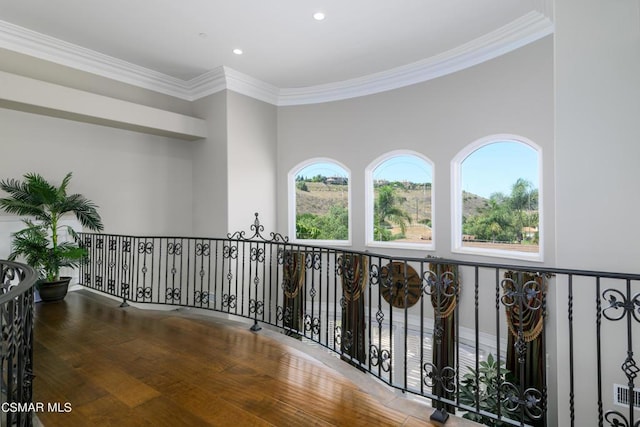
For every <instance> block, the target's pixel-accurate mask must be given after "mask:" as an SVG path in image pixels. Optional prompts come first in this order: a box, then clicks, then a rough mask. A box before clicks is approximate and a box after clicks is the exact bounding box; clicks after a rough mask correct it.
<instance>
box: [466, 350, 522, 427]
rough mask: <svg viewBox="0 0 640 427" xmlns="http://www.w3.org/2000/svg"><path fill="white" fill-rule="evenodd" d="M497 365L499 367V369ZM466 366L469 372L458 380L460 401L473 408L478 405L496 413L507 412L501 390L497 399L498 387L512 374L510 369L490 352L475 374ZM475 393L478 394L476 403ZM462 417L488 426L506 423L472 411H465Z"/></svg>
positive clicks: (484, 409) (504, 413)
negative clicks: (499, 397)
mask: <svg viewBox="0 0 640 427" xmlns="http://www.w3.org/2000/svg"><path fill="white" fill-rule="evenodd" d="M498 366H499V367H500V369H499V370H498ZM467 368H468V369H469V372H468V373H467V374H465V375H464V376H463V377H462V381H460V403H462V404H465V405H469V406H472V407H474V408H475V407H479V408H480V410H481V411H486V412H489V413H492V414H496V415H497V414H498V413H500V414H502V415H506V414H508V411H507V408H506V403H505V395H504V392H501V394H500V396H501V399H500V400H498V395H499V394H498V391H499V390H500V387H501V386H502V384H503V383H504V382H506V381H507V380H508V378H509V377H511V376H512V375H511V371H509V370H508V369H507V368H506V367H505V363H504V361H503V360H500V361H498V360H497V359H496V358H494V357H493V355H492V354H489V356H488V357H487V360H483V361H481V362H479V364H478V372H477V375H476V370H475V369H474V368H471V367H469V366H467ZM476 394H477V396H478V402H477V403H476ZM498 408H500V410H499V411H500V412H498ZM462 417H463V418H466V419H469V420H473V421H475V422H477V423H481V424H484V425H488V426H504V425H507V424H504V423H502V422H500V421H496V420H494V419H492V418H490V417H487V416H483V415H480V414H476V413H473V412H467V413H466V414H464V415H463V416H462Z"/></svg>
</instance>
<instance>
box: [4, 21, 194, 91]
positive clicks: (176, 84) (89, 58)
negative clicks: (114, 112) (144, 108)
mask: <svg viewBox="0 0 640 427" xmlns="http://www.w3.org/2000/svg"><path fill="white" fill-rule="evenodd" d="M0 48H4V49H7V50H11V51H14V52H18V53H22V54H25V55H29V56H33V57H35V58H39V59H44V60H45V61H50V62H53V63H56V64H60V65H64V66H67V67H70V68H74V69H77V70H80V71H86V72H89V73H92V74H96V75H99V76H101V77H106V78H109V79H112V80H116V81H119V82H123V83H127V84H131V85H134V86H138V87H141V88H144V89H149V90H153V91H156V92H160V93H164V94H166V95H171V96H175V97H177V98H182V99H189V87H188V86H187V83H186V82H185V81H184V80H181V79H177V78H175V77H171V76H168V75H166V74H163V73H160V72H157V71H154V70H151V69H149V68H145V67H140V66H138V65H135V64H132V63H130V62H127V61H123V60H120V59H118V58H114V57H112V56H108V55H104V54H102V53H99V52H96V51H94V50H91V49H86V48H84V47H82V46H78V45H75V44H72V43H68V42H65V41H63V40H60V39H56V38H54V37H50V36H47V35H45V34H41V33H37V32H35V31H31V30H29V29H27V28H23V27H20V26H17V25H14V24H12V23H10V22H6V21H2V20H0Z"/></svg>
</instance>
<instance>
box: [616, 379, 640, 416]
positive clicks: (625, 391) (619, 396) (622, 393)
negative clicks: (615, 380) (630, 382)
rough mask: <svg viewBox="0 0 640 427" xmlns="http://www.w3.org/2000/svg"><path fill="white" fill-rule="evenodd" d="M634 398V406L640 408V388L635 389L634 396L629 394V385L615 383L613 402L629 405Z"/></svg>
mask: <svg viewBox="0 0 640 427" xmlns="http://www.w3.org/2000/svg"><path fill="white" fill-rule="evenodd" d="M631 399H633V408H634V409H635V410H640V388H634V389H633V396H630V395H629V387H628V386H626V385H621V384H614V385H613V403H614V404H616V405H619V406H626V407H627V408H628V407H629V404H630V403H631V402H630V400H631Z"/></svg>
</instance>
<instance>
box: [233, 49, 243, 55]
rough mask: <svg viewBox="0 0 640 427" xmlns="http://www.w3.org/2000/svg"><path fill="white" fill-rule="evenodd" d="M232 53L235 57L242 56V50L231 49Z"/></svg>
mask: <svg viewBox="0 0 640 427" xmlns="http://www.w3.org/2000/svg"><path fill="white" fill-rule="evenodd" d="M233 53H235V54H236V55H242V49H237V48H236V49H233Z"/></svg>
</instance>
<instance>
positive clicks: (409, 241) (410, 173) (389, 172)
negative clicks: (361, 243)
mask: <svg viewBox="0 0 640 427" xmlns="http://www.w3.org/2000/svg"><path fill="white" fill-rule="evenodd" d="M366 204H367V207H366V209H367V217H366V218H367V220H366V228H367V229H366V233H367V234H366V236H367V245H369V246H392V247H404V248H412V249H418V248H419V249H433V248H434V244H433V242H434V238H433V215H432V213H433V164H432V163H431V161H430V160H429V159H427V158H426V157H424V156H422V155H421V154H418V153H415V152H412V151H393V152H390V153H387V154H385V155H383V156H381V157H379V158H378V159H376V160H374V161H373V162H372V163H371V164H370V165H369V167H368V168H367V169H366Z"/></svg>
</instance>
